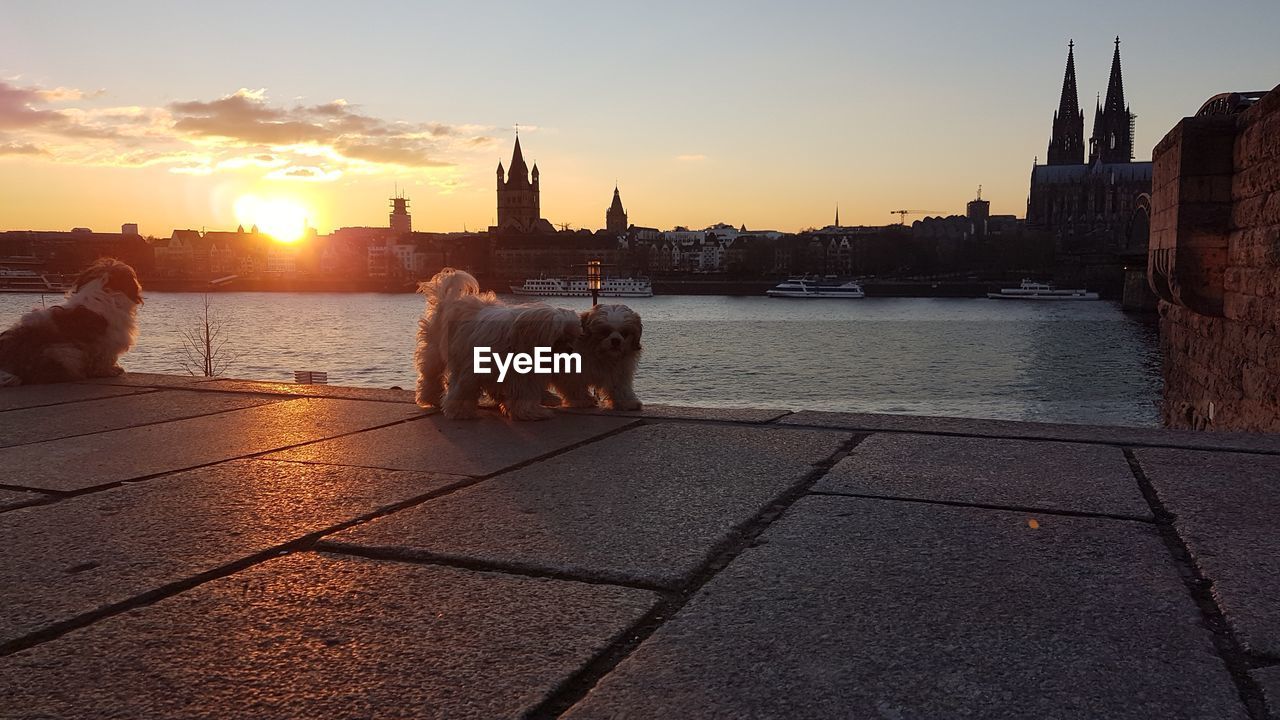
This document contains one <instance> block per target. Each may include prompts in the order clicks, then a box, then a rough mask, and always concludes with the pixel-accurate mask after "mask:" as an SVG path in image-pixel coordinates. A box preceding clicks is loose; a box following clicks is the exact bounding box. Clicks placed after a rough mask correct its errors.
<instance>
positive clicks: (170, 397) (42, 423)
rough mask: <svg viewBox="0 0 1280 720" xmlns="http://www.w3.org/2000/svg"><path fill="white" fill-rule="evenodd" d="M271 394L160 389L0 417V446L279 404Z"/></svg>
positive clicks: (22, 411) (37, 408)
mask: <svg viewBox="0 0 1280 720" xmlns="http://www.w3.org/2000/svg"><path fill="white" fill-rule="evenodd" d="M282 399H283V398H280V397H278V396H271V395H248V394H239V393H196V392H188V391H184V390H160V391H157V392H149V393H142V394H140V395H124V396H121V397H112V398H104V399H101V400H86V401H84V402H79V403H76V404H75V407H64V406H62V405H53V406H46V407H35V408H27V409H24V410H11V411H9V412H6V413H0V447H9V446H11V445H25V444H26V443H32V442H40V441H43V440H54V439H57V438H63V437H71V436H74V435H88V434H90V433H97V432H104V431H107V430H119V429H121V428H127V427H136V426H138V425H148V424H151V423H156V422H165V421H169V420H180V419H183V418H189V417H198V416H200V415H210V414H213V413H219V412H225V411H227V410H238V409H240V408H247V407H254V406H255V405H266V404H267V403H273V402H280V401H281V400H282Z"/></svg>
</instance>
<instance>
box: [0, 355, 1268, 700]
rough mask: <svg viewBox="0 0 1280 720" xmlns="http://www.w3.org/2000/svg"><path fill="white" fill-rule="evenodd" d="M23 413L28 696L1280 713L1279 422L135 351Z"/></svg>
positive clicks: (5, 503)
mask: <svg viewBox="0 0 1280 720" xmlns="http://www.w3.org/2000/svg"><path fill="white" fill-rule="evenodd" d="M0 429H2V432H0V446H2V447H0V548H3V550H2V551H0V717H3V718H199V717H209V718H317V717H319V718H347V717H368V718H374V717H376V718H392V717H396V718H399V717H404V718H429V717H439V718H506V717H532V718H555V717H564V718H575V719H576V718H611V717H625V718H743V717H757V718H774V717H776V718H837V717H838V718H882V719H889V720H897V719H901V720H907V719H911V718H956V717H973V718H1026V717H1036V718H1165V719H1169V718H1240V719H1252V720H1265V719H1266V718H1280V602H1277V600H1276V598H1280V532H1277V531H1276V530H1277V526H1278V524H1280V523H1278V521H1277V517H1280V436H1278V435H1262V434H1246V433H1228V432H1194V431H1189V430H1160V429H1144V428H1122V427H1090V426H1080V425H1046V424H1034V423H1020V422H1008V421H989V420H971V419H956V418H936V417H909V416H892V415H860V414H837V413H821V412H809V411H802V412H788V411H785V410H768V409H751V410H747V409H742V410H724V409H699V408H688V407H657V406H655V407H648V408H646V409H645V410H643V411H640V412H634V413H612V412H603V411H590V412H588V411H564V412H561V413H558V414H557V416H556V417H555V418H554V419H551V420H548V421H545V422H540V423H511V422H507V421H505V420H502V419H501V418H499V417H497V416H491V417H486V418H484V419H482V420H479V421H474V422H453V421H449V420H446V419H444V418H442V417H440V416H439V415H437V414H433V413H429V412H425V411H423V410H421V409H419V408H418V407H416V406H415V405H413V403H412V399H411V394H410V393H408V392H402V391H396V390H371V389H356V388H346V387H329V386H316V385H290V384H273V383H259V382H248V381H237V380H224V379H206V378H186V377H176V376H163V375H138V374H129V375H125V376H122V377H120V378H115V379H110V380H102V381H92V382H83V383H72V384H65V385H52V386H33V387H18V388H11V389H4V390H0ZM1268 713H1270V714H1268Z"/></svg>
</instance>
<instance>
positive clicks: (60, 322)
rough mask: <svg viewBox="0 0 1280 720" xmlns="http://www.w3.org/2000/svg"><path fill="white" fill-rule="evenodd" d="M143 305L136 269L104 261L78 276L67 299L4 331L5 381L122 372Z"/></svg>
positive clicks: (0, 353)
mask: <svg viewBox="0 0 1280 720" xmlns="http://www.w3.org/2000/svg"><path fill="white" fill-rule="evenodd" d="M141 304H142V286H141V285H139V284H138V276H137V274H136V273H135V272H134V271H133V268H131V267H129V265H127V264H125V263H123V262H120V261H119V260H115V259H112V258H101V259H99V260H98V261H96V262H94V263H93V264H92V265H90V266H89V267H88V269H86V270H85V271H84V272H82V273H81V274H80V277H78V278H76V282H75V286H74V287H73V288H72V289H71V292H70V293H68V295H67V301H66V302H65V303H63V304H61V305H54V306H53V307H50V308H36V309H34V310H31V311H30V312H28V313H27V314H25V315H23V316H22V317H21V318H20V319H19V320H18V322H16V323H14V324H13V326H11V327H10V328H9V329H8V330H5V331H4V332H3V333H0V385H22V384H28V385H33V384H40V383H56V382H67V381H70V380H83V379H84V378H92V377H112V376H115V375H120V374H121V373H123V372H124V369H123V368H121V367H120V365H119V360H120V356H121V355H123V354H124V353H125V352H126V351H128V349H129V348H130V347H132V346H133V341H134V339H136V338H137V335H138V326H137V321H136V318H137V313H138V306H139V305H141Z"/></svg>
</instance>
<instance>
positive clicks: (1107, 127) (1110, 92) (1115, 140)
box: [1089, 36, 1133, 164]
mask: <svg viewBox="0 0 1280 720" xmlns="http://www.w3.org/2000/svg"><path fill="white" fill-rule="evenodd" d="M1089 145H1090V149H1089V162H1090V164H1092V163H1094V162H1095V161H1097V162H1103V163H1127V162H1129V161H1130V160H1132V159H1133V115H1132V113H1130V112H1129V106H1128V105H1127V104H1125V100H1124V78H1123V76H1122V74H1121V72H1120V38H1119V37H1118V36H1117V37H1116V49H1115V53H1114V54H1113V55H1112V56H1111V77H1110V79H1109V80H1108V81H1107V98H1106V100H1104V101H1102V103H1101V104H1100V106H1099V112H1098V116H1097V120H1095V121H1094V125H1093V136H1092V137H1091V138H1090V140H1089Z"/></svg>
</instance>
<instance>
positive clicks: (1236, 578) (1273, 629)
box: [1134, 449, 1280, 658]
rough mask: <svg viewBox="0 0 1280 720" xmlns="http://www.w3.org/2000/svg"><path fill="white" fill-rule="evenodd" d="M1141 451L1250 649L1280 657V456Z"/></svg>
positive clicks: (1186, 539) (1177, 523)
mask: <svg viewBox="0 0 1280 720" xmlns="http://www.w3.org/2000/svg"><path fill="white" fill-rule="evenodd" d="M1134 455H1135V456H1136V457H1137V458H1138V463H1139V464H1140V465H1141V466H1142V470H1143V473H1144V474H1146V476H1147V478H1148V479H1149V480H1150V481H1151V484H1152V486H1154V487H1155V490H1156V494H1157V495H1158V496H1159V498H1160V502H1161V503H1162V504H1163V505H1164V507H1165V509H1166V510H1168V511H1169V512H1171V513H1173V514H1174V516H1175V517H1174V527H1175V528H1176V529H1177V531H1178V535H1179V536H1180V537H1181V538H1182V540H1183V542H1185V543H1186V544H1187V547H1188V549H1189V550H1190V551H1191V557H1192V560H1193V561H1194V562H1195V563H1196V565H1197V566H1199V568H1200V570H1201V572H1203V573H1204V575H1205V576H1206V577H1207V578H1209V579H1210V580H1212V581H1213V593H1214V596H1215V597H1216V598H1217V600H1218V604H1219V606H1220V607H1221V608H1222V612H1223V614H1224V615H1225V616H1226V618H1227V621H1228V622H1229V623H1231V626H1232V627H1233V628H1234V629H1235V631H1236V634H1237V636H1238V637H1239V638H1240V640H1241V642H1242V643H1243V644H1244V646H1245V648H1246V649H1247V650H1249V651H1250V652H1253V653H1257V654H1262V655H1269V656H1271V657H1273V658H1280V601H1277V598H1280V521H1278V520H1277V518H1280V457H1277V456H1271V455H1252V454H1249V453H1214V452H1197V451H1189V450H1158V449H1139V450H1135V451H1134Z"/></svg>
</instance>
